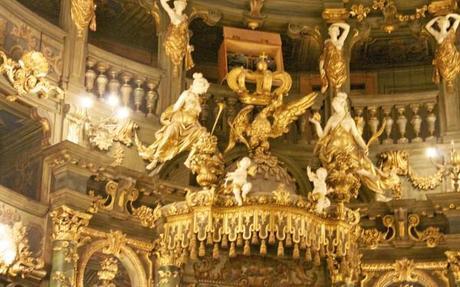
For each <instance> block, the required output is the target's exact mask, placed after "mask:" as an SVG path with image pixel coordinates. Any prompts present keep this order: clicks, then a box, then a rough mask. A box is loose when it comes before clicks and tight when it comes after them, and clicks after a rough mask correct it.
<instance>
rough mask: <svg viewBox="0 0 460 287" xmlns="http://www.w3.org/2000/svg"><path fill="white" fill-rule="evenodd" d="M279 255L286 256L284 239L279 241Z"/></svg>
mask: <svg viewBox="0 0 460 287" xmlns="http://www.w3.org/2000/svg"><path fill="white" fill-rule="evenodd" d="M278 256H279V257H282V256H284V247H283V241H279V242H278Z"/></svg>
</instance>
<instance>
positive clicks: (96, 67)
mask: <svg viewBox="0 0 460 287" xmlns="http://www.w3.org/2000/svg"><path fill="white" fill-rule="evenodd" d="M161 75H162V73H161V71H160V70H159V69H156V68H153V67H149V66H146V65H143V64H139V63H136V62H133V61H130V60H127V59H126V58H122V57H120V56H117V55H114V54H112V53H110V52H107V51H104V50H102V49H99V48H97V47H95V46H92V45H89V56H88V59H87V62H86V72H85V88H86V90H87V92H89V93H92V94H93V95H94V96H95V97H96V98H98V99H99V100H101V101H104V100H105V99H106V98H107V96H108V95H114V96H116V97H118V99H119V101H120V103H121V105H123V106H124V107H129V108H130V109H131V110H132V111H134V112H135V113H137V114H143V115H145V116H147V117H153V116H154V115H155V109H156V103H157V101H158V92H157V88H158V85H159V83H160V78H161Z"/></svg>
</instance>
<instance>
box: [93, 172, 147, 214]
mask: <svg viewBox="0 0 460 287" xmlns="http://www.w3.org/2000/svg"><path fill="white" fill-rule="evenodd" d="M90 195H91V196H93V197H94V199H95V200H94V202H93V206H92V209H93V211H94V212H96V211H98V210H99V209H103V210H106V211H114V212H120V213H133V211H134V209H135V208H134V207H133V202H134V201H136V200H137V199H138V197H139V190H138V189H137V188H136V181H135V180H134V179H132V178H125V179H122V180H120V181H119V182H117V181H114V180H108V182H107V183H106V184H105V195H104V196H100V195H96V194H95V193H94V191H90Z"/></svg>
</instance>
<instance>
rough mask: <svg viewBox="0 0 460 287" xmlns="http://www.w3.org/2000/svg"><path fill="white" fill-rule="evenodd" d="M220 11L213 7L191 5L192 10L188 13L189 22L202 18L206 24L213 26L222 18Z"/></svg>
mask: <svg viewBox="0 0 460 287" xmlns="http://www.w3.org/2000/svg"><path fill="white" fill-rule="evenodd" d="M222 17H223V15H222V12H221V11H220V10H218V9H215V8H206V9H204V8H196V7H192V12H191V13H190V22H192V21H193V20H195V19H201V20H203V21H204V22H205V23H206V25H208V26H215V25H217V23H219V21H220V20H222Z"/></svg>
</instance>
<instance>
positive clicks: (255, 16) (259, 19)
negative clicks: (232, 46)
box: [244, 0, 267, 30]
mask: <svg viewBox="0 0 460 287" xmlns="http://www.w3.org/2000/svg"><path fill="white" fill-rule="evenodd" d="M264 2H265V0H249V8H250V11H249V13H245V14H244V18H245V21H246V25H247V26H248V27H249V28H251V29H252V30H256V29H258V28H260V27H262V25H263V24H264V20H265V18H266V17H267V16H265V15H262V8H263V7H264Z"/></svg>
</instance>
